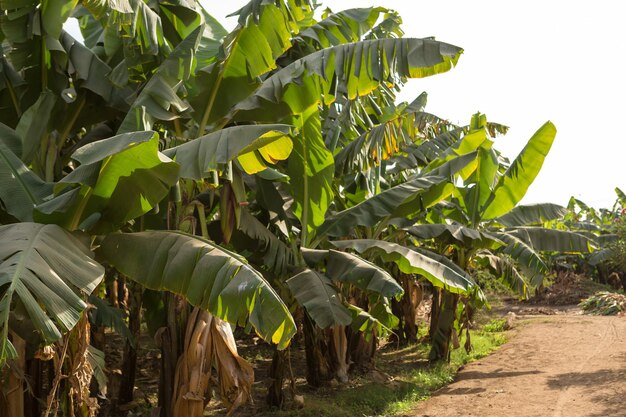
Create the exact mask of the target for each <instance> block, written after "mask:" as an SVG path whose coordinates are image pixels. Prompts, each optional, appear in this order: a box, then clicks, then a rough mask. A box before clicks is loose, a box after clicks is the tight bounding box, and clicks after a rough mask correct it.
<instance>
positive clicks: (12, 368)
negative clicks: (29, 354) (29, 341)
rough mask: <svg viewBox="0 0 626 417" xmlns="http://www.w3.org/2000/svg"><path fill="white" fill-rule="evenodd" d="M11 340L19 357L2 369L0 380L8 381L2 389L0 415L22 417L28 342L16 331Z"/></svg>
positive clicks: (0, 393)
mask: <svg viewBox="0 0 626 417" xmlns="http://www.w3.org/2000/svg"><path fill="white" fill-rule="evenodd" d="M11 342H12V343H13V347H15V351H16V352H17V359H15V360H14V361H11V363H10V365H9V366H7V365H5V366H4V369H1V370H0V372H1V373H0V381H6V383H5V384H3V386H2V390H1V391H0V415H2V416H7V417H22V416H24V376H23V375H24V371H25V370H26V342H25V341H24V339H22V338H21V337H19V336H17V335H16V334H14V333H12V334H11ZM7 375H8V376H7ZM5 378H6V379H5Z"/></svg>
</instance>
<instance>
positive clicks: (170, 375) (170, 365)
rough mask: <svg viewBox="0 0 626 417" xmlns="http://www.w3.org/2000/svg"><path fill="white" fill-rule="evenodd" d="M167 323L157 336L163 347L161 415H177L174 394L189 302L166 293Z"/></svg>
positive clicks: (160, 391) (171, 416)
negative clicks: (174, 411) (174, 409)
mask: <svg viewBox="0 0 626 417" xmlns="http://www.w3.org/2000/svg"><path fill="white" fill-rule="evenodd" d="M165 308H166V315H167V318H166V321H167V325H166V326H165V327H163V328H161V329H160V330H159V331H158V333H157V335H156V336H155V338H157V341H158V344H159V346H160V348H161V375H160V379H159V407H160V409H161V417H175V416H174V415H173V414H172V410H173V396H174V386H175V381H174V376H175V373H176V364H177V362H178V358H179V356H180V355H181V354H182V353H183V351H184V349H183V338H182V337H181V335H184V331H185V324H186V323H187V316H188V314H187V311H188V310H187V308H188V306H187V302H186V301H185V300H184V299H183V298H182V297H179V296H177V295H174V294H171V293H166V294H165Z"/></svg>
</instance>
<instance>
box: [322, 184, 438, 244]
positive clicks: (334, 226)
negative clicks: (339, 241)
mask: <svg viewBox="0 0 626 417" xmlns="http://www.w3.org/2000/svg"><path fill="white" fill-rule="evenodd" d="M447 181H448V178H446V177H436V176H433V177H430V176H429V177H423V178H416V179H413V180H410V181H407V182H405V183H402V184H400V185H396V186H395V187H392V188H390V189H388V190H385V191H383V192H382V193H380V194H377V195H375V196H373V197H371V198H369V199H367V200H365V201H363V202H361V203H359V204H357V205H356V206H353V207H350V208H348V209H346V210H343V211H340V212H339V213H336V214H334V215H332V216H328V217H327V218H326V221H325V222H324V224H322V225H321V226H320V227H319V228H318V229H317V236H318V237H320V236H324V235H328V236H347V235H349V234H350V232H351V231H352V230H353V229H354V227H355V226H366V227H371V226H374V225H375V224H376V223H378V222H379V221H380V220H381V219H383V218H385V217H388V216H392V215H393V214H394V213H395V212H396V210H397V209H398V207H399V206H400V205H401V204H403V203H405V202H407V201H408V200H414V199H417V198H419V197H420V195H421V194H423V193H425V192H426V191H428V190H430V189H431V188H433V187H435V186H436V185H438V184H441V183H443V182H447Z"/></svg>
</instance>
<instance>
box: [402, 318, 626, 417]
mask: <svg viewBox="0 0 626 417" xmlns="http://www.w3.org/2000/svg"><path fill="white" fill-rule="evenodd" d="M509 338H510V339H509V342H507V343H506V344H505V345H504V346H503V347H502V348H501V349H500V350H499V351H497V352H496V353H494V354H493V355H490V356H488V357H486V358H484V359H481V360H480V361H477V362H474V363H471V364H468V365H467V366H465V367H464V369H463V370H461V372H459V374H458V376H457V380H456V382H455V383H453V384H451V385H449V386H447V387H445V388H442V389H441V390H439V391H437V392H436V393H435V394H434V395H433V397H432V398H431V399H429V400H428V401H425V402H423V403H421V404H420V406H419V407H417V408H416V409H415V410H413V411H412V412H411V413H409V414H406V416H411V417H415V416H424V417H426V416H428V417H436V416H441V417H443V416H446V417H450V416H481V417H485V416H486V417H491V416H494V417H498V416H524V417H527V416H542V417H543V416H549V417H577V416H594V417H600V416H602V417H605V416H622V417H625V416H626V317H614V316H613V317H597V316H582V315H572V314H568V315H556V316H542V317H532V318H526V317H525V318H523V319H522V320H519V321H518V322H517V325H516V326H515V328H514V329H513V330H511V331H510V334H509Z"/></svg>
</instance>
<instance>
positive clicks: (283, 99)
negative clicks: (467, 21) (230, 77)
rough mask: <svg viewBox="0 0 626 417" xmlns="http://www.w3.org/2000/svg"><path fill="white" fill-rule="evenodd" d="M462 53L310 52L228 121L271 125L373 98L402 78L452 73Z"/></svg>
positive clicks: (380, 45)
mask: <svg viewBox="0 0 626 417" xmlns="http://www.w3.org/2000/svg"><path fill="white" fill-rule="evenodd" d="M461 53H462V49H461V48H458V47H456V46H453V45H449V44H446V43H443V42H438V41H434V40H430V39H411V38H401V39H381V40H367V41H361V42H356V43H350V44H345V45H339V46H334V47H330V48H326V49H323V50H321V51H318V52H315V53H312V54H310V55H307V56H305V57H304V58H301V59H299V60H297V61H295V62H293V63H292V64H290V65H288V66H287V67H285V68H283V69H281V70H279V71H277V72H276V73H274V74H273V75H272V76H270V77H269V78H267V79H266V80H265V81H263V83H262V84H261V86H260V87H259V88H258V89H257V90H256V91H255V92H254V94H253V95H251V96H250V97H248V98H246V99H245V100H243V101H241V102H239V103H238V104H237V105H236V106H235V107H234V108H233V111H232V114H231V115H230V116H229V117H228V118H229V119H232V118H233V117H234V115H235V114H237V119H238V120H267V121H272V120H276V118H281V117H287V116H290V115H293V114H300V113H303V112H304V111H305V110H307V109H309V108H310V107H311V106H313V105H316V104H318V103H320V102H321V101H322V100H323V102H324V104H330V103H332V102H333V101H334V100H335V98H336V97H337V96H338V95H343V96H345V97H347V98H348V99H350V100H353V99H355V98H356V97H359V96H364V95H367V94H369V93H371V92H372V91H373V90H374V89H376V88H377V87H378V86H379V85H380V84H381V83H384V82H390V83H395V82H396V81H398V79H399V77H400V78H402V77H410V78H420V77H427V76H429V75H435V74H439V73H442V72H446V71H448V70H450V69H451V68H452V67H453V66H454V65H456V63H457V61H458V59H459V57H460V55H461Z"/></svg>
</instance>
